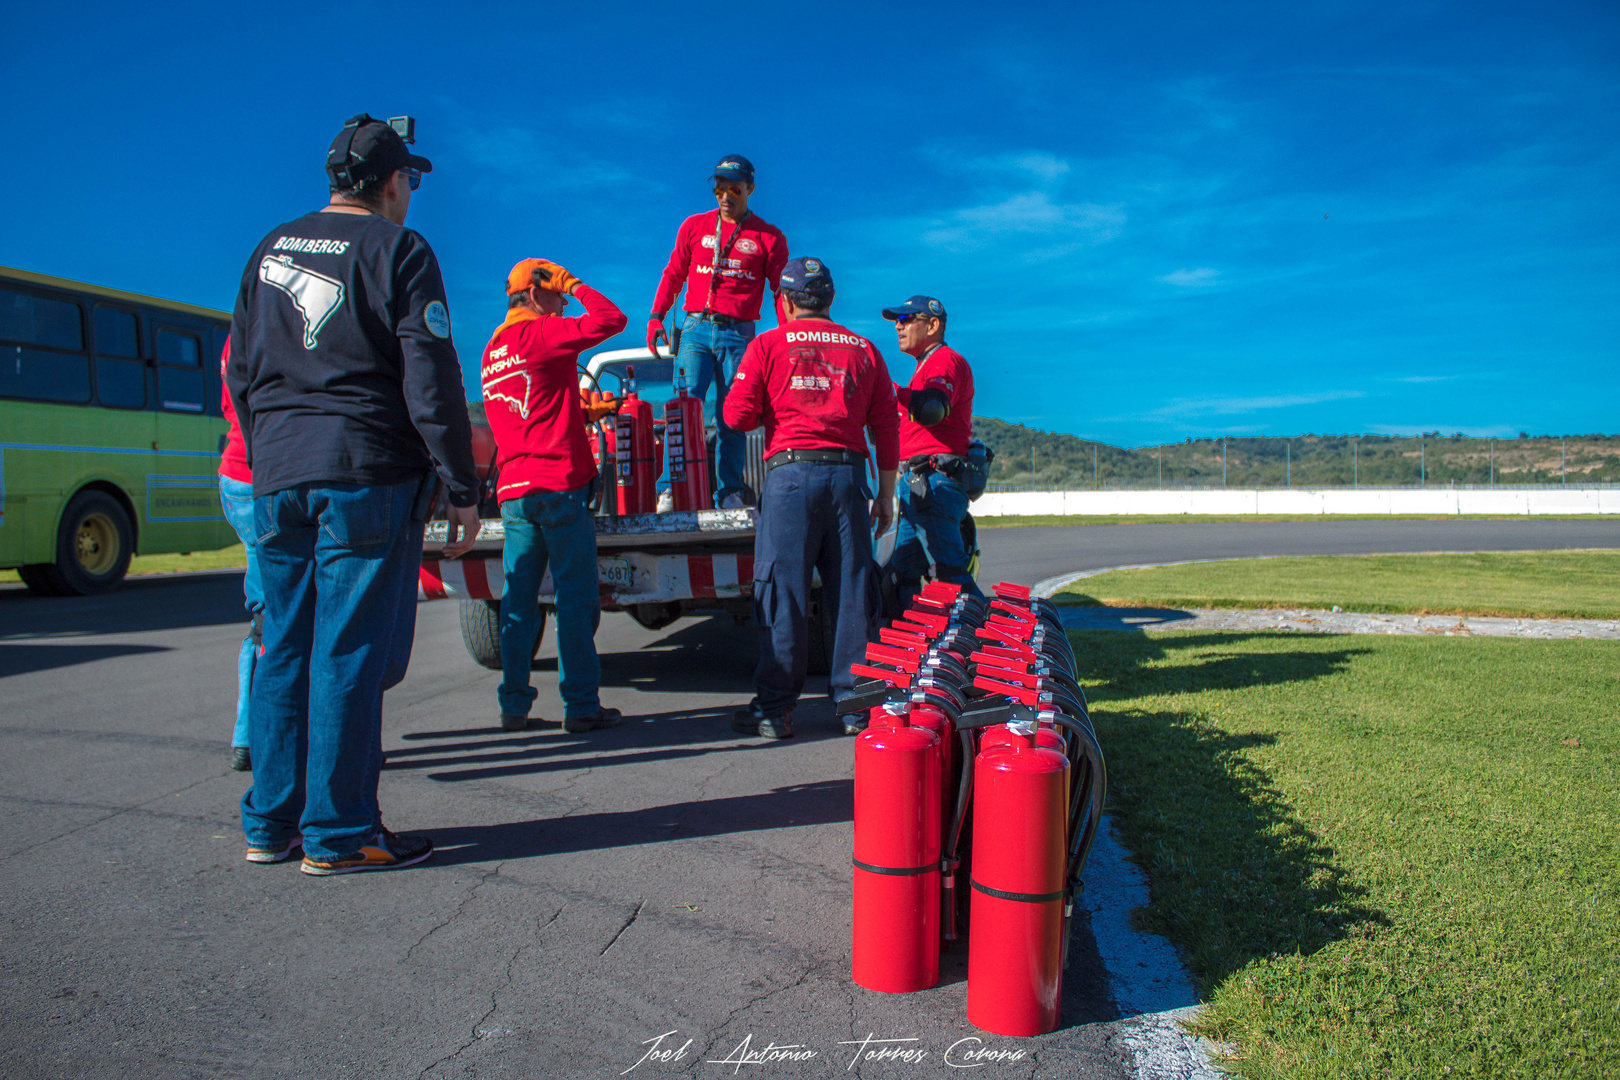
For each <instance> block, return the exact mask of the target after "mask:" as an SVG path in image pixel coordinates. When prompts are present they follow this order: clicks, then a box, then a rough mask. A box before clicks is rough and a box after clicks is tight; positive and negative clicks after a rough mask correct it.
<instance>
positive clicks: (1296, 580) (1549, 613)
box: [1054, 551, 1620, 619]
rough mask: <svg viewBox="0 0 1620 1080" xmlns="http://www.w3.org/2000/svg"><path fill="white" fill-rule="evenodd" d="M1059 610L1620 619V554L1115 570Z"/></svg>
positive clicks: (1077, 585) (1082, 587)
mask: <svg viewBox="0 0 1620 1080" xmlns="http://www.w3.org/2000/svg"><path fill="white" fill-rule="evenodd" d="M1054 599H1055V600H1056V601H1058V602H1059V603H1065V602H1067V603H1078V604H1108V605H1112V606H1116V607H1179V608H1261V607H1304V608H1331V607H1333V606H1334V605H1335V604H1336V605H1338V606H1339V607H1341V608H1343V609H1344V610H1345V611H1369V612H1383V613H1401V612H1406V613H1417V614H1434V615H1505V616H1517V617H1521V618H1571V619H1614V618H1620V551H1539V552H1527V553H1519V552H1507V553H1487V554H1479V555H1343V556H1340V555H1319V556H1312V557H1309V558H1284V559H1240V560H1232V561H1228V562H1210V563H1188V564H1185V565H1182V566H1161V567H1155V568H1153V569H1149V570H1110V571H1109V572H1107V573H1105V574H1098V575H1096V576H1094V577H1088V578H1081V579H1080V580H1079V581H1076V582H1074V583H1073V584H1072V585H1070V586H1068V587H1067V588H1066V589H1064V590H1063V592H1061V593H1059V594H1058V595H1057V596H1056V597H1054Z"/></svg>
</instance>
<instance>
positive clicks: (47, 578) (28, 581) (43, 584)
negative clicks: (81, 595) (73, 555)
mask: <svg viewBox="0 0 1620 1080" xmlns="http://www.w3.org/2000/svg"><path fill="white" fill-rule="evenodd" d="M54 569H56V568H55V567H54V566H52V565H50V564H49V563H38V564H34V565H31V566H19V567H17V576H18V577H20V578H22V583H23V584H24V585H26V586H28V591H29V592H31V593H34V594H36V595H38V596H61V595H62V590H61V589H58V588H57V587H56V583H55V582H54V581H52V580H51V574H50V571H52V570H54Z"/></svg>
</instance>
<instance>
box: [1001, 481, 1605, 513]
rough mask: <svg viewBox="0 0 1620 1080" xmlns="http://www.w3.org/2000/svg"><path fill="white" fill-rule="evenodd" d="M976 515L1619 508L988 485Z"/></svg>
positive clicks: (1428, 494) (1562, 499) (1574, 494)
mask: <svg viewBox="0 0 1620 1080" xmlns="http://www.w3.org/2000/svg"><path fill="white" fill-rule="evenodd" d="M972 511H973V516H974V517H1005V516H1008V515H1048V514H1053V515H1056V514H1061V515H1071V514H1072V515H1092V516H1098V517H1103V516H1109V517H1111V516H1116V515H1128V514H1131V515H1134V514H1151V515H1165V514H1221V515H1228V514H1324V515H1325V514H1423V515H1435V514H1620V488H1614V489H1610V488H1571V489H1569V490H1567V491H1560V490H1549V489H1521V490H1513V489H1498V490H1495V491H1493V490H1491V489H1489V488H1484V489H1477V490H1476V489H1460V488H1361V489H1359V490H1352V491H1343V490H1328V491H1313V490H1311V489H1309V488H1292V489H1281V490H1279V489H1275V488H1266V489H1262V490H1254V489H1246V490H1240V489H1236V488H1232V489H1224V490H1220V491H1178V490H1163V491H993V492H986V493H985V494H984V495H982V496H980V498H979V500H978V501H977V502H975V503H974V504H973V506H972Z"/></svg>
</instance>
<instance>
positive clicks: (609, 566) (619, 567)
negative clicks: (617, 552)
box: [596, 559, 636, 588]
mask: <svg viewBox="0 0 1620 1080" xmlns="http://www.w3.org/2000/svg"><path fill="white" fill-rule="evenodd" d="M596 573H597V578H598V580H600V581H601V582H602V584H604V585H622V586H624V587H625V588H629V587H630V586H632V585H634V584H635V583H636V568H635V567H634V566H632V565H630V563H629V561H628V560H626V559H598V560H597V561H596Z"/></svg>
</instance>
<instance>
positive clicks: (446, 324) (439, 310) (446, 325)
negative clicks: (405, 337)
mask: <svg viewBox="0 0 1620 1080" xmlns="http://www.w3.org/2000/svg"><path fill="white" fill-rule="evenodd" d="M422 321H423V322H425V323H427V328H428V330H429V332H431V333H432V334H433V336H434V337H439V338H447V337H449V336H450V313H449V312H448V311H446V310H445V309H444V304H442V303H440V302H439V301H437V300H435V301H433V303H431V304H429V305H428V306H427V310H426V311H424V312H422Z"/></svg>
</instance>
